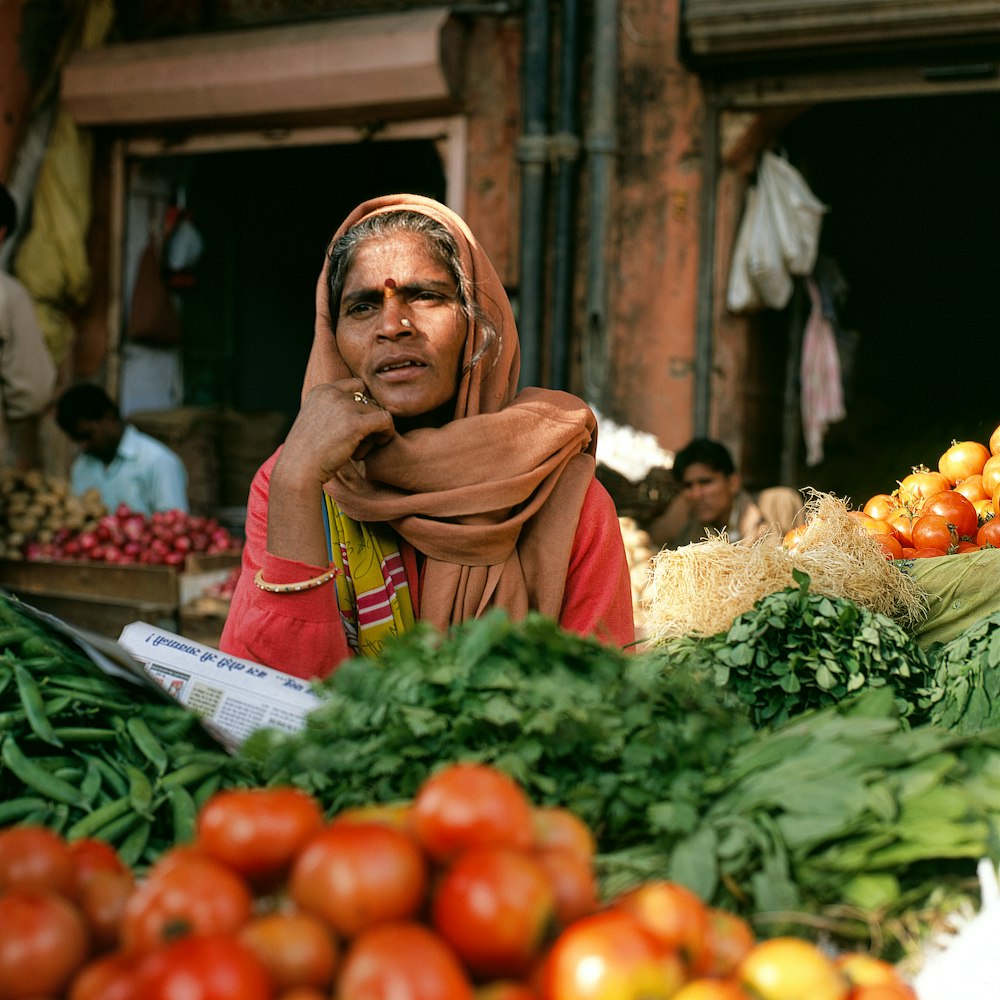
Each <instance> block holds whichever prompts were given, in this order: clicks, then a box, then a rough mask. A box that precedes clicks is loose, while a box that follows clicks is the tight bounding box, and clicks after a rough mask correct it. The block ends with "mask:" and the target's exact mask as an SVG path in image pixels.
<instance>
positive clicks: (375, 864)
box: [288, 823, 428, 937]
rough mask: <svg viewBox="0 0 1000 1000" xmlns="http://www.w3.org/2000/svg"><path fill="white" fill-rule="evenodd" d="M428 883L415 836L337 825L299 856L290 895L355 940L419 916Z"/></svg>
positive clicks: (371, 826) (379, 827) (371, 825)
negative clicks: (381, 925) (382, 925)
mask: <svg viewBox="0 0 1000 1000" xmlns="http://www.w3.org/2000/svg"><path fill="white" fill-rule="evenodd" d="M427 883H428V872H427V862H426V859H425V858H424V855H423V854H422V853H421V851H420V848H419V846H418V845H417V843H416V841H415V840H414V839H413V838H412V837H411V836H409V834H406V833H403V832H402V831H401V830H397V829H395V828H393V827H390V826H385V825H383V824H381V823H333V824H331V825H330V826H328V827H326V828H325V829H323V830H321V831H320V832H319V833H317V834H316V835H315V836H314V837H313V838H312V839H311V840H310V841H309V842H308V843H307V844H306V845H305V847H303V848H302V850H301V851H300V852H299V855H298V857H297V858H296V859H295V863H294V865H293V866H292V872H291V876H290V878H289V882H288V891H289V894H290V896H291V897H292V899H293V900H294V901H295V903H296V904H297V905H298V906H300V907H301V908H302V909H303V910H307V911H308V912H310V913H314V914H316V915H317V916H319V917H321V918H322V919H323V920H325V921H326V922H327V923H328V924H329V925H330V926H331V927H332V928H333V929H334V930H335V931H337V933H338V934H342V935H344V936H345V937H351V936H353V935H355V934H358V933H360V932H361V931H363V930H367V929H368V928H369V927H372V926H374V925H375V924H379V923H384V922H385V921H387V920H405V919H408V918H410V917H413V916H415V915H416V914H417V912H418V911H419V910H420V908H421V906H422V905H423V903H424V898H425V896H426V893H427Z"/></svg>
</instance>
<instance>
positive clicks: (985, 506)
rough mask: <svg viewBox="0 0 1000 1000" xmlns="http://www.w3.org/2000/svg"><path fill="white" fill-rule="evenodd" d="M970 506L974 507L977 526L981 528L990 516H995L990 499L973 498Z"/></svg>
mask: <svg viewBox="0 0 1000 1000" xmlns="http://www.w3.org/2000/svg"><path fill="white" fill-rule="evenodd" d="M972 506H973V507H975V508H976V515H977V516H978V517H979V527H980V528H981V527H982V526H983V525H984V524H985V523H986V522H987V521H988V520H989V519H990V518H991V517H994V516H995V513H996V512H995V511H994V510H993V501H992V500H973V502H972Z"/></svg>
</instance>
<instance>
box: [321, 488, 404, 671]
mask: <svg viewBox="0 0 1000 1000" xmlns="http://www.w3.org/2000/svg"><path fill="white" fill-rule="evenodd" d="M323 498H324V500H325V501H326V504H325V508H324V521H325V525H326V532H327V536H326V537H327V547H328V550H329V556H330V562H331V563H333V564H334V565H336V567H337V569H339V570H340V575H339V576H338V577H337V578H336V580H335V584H336V589H337V604H338V606H339V608H340V617H341V620H342V621H343V623H344V632H345V634H346V635H347V644H348V646H350V648H351V649H352V651H353V652H354V653H355V654H356V655H358V654H360V655H361V656H370V657H374V656H378V655H379V653H380V652H381V651H382V646H383V645H384V644H385V640H386V639H388V638H389V637H390V636H395V635H402V634H403V633H404V632H406V631H407V630H408V629H411V628H413V624H414V620H415V618H414V614H413V602H412V600H411V599H410V587H409V584H408V582H407V579H406V572H405V571H404V569H403V557H402V556H401V555H400V552H399V542H398V541H397V538H396V533H395V532H394V531H393V530H392V528H390V527H389V525H388V524H386V523H384V522H380V521H373V522H371V523H362V522H358V521H354V520H352V519H351V518H349V517H348V516H347V515H346V514H344V513H343V512H342V511H341V509H340V508H339V507H338V506H337V501H336V500H334V499H333V497H331V496H330V495H329V494H328V493H325V492H324V494H323Z"/></svg>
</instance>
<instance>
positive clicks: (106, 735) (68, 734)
mask: <svg viewBox="0 0 1000 1000" xmlns="http://www.w3.org/2000/svg"><path fill="white" fill-rule="evenodd" d="M53 728H54V731H55V734H56V736H58V737H59V739H61V740H62V741H63V743H101V742H103V741H104V740H113V739H114V738H115V732H114V730H113V729H100V728H98V727H97V726H55V727H53Z"/></svg>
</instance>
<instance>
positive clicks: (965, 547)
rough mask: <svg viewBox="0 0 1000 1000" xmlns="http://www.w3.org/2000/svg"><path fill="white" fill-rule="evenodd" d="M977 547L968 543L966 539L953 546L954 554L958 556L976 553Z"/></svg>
mask: <svg viewBox="0 0 1000 1000" xmlns="http://www.w3.org/2000/svg"><path fill="white" fill-rule="evenodd" d="M978 551H979V546H978V545H976V543H975V542H970V541H969V540H968V539H967V538H963V539H962V541H960V542H959V543H958V545H956V546H955V554H956V555H960V554H961V553H963V552H978Z"/></svg>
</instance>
